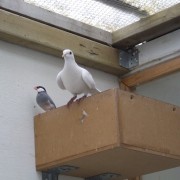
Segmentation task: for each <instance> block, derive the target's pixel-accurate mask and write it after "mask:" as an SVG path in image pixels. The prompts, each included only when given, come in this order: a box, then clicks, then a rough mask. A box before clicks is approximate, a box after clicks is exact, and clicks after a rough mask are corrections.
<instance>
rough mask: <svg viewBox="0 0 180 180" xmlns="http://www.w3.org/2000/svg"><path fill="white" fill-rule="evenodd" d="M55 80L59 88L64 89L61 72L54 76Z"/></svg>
mask: <svg viewBox="0 0 180 180" xmlns="http://www.w3.org/2000/svg"><path fill="white" fill-rule="evenodd" d="M56 82H57V84H58V86H59V87H60V88H61V89H66V88H65V87H64V84H63V81H62V79H61V72H59V73H58V75H57V77H56Z"/></svg>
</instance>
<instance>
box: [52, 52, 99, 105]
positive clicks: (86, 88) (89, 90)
mask: <svg viewBox="0 0 180 180" xmlns="http://www.w3.org/2000/svg"><path fill="white" fill-rule="evenodd" d="M62 57H63V58H64V60H65V63H64V67H63V69H62V70H61V71H60V72H59V73H58V75H57V78H56V81H57V84H58V86H59V87H60V88H61V89H66V90H68V91H69V92H71V93H72V94H73V97H72V98H71V99H70V101H69V102H68V105H70V104H71V103H72V102H73V101H74V100H75V99H76V98H77V95H79V94H83V96H82V97H81V98H80V99H78V100H81V99H83V98H85V97H87V95H88V94H94V93H97V92H100V91H99V90H98V89H97V88H96V86H95V82H94V79H93V77H92V75H91V74H90V73H89V72H88V71H87V70H86V69H84V68H82V67H80V66H79V65H78V64H77V63H76V61H75V58H74V54H73V52H72V51H71V50H70V49H66V50H64V51H63V55H62Z"/></svg>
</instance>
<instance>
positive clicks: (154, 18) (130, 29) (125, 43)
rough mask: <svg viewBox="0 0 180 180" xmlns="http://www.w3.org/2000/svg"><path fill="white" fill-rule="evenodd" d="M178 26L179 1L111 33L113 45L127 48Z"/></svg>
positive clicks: (179, 18)
mask: <svg viewBox="0 0 180 180" xmlns="http://www.w3.org/2000/svg"><path fill="white" fill-rule="evenodd" d="M178 28H180V3H179V4H177V5H175V6H172V7H170V8H168V9H165V10H163V11H161V12H159V13H156V14H154V15H151V16H148V17H147V18H143V19H141V20H140V21H138V22H135V23H133V24H131V25H129V26H126V27H124V28H122V29H119V30H117V31H115V32H114V33H113V34H112V41H113V46H114V47H119V48H124V49H127V48H129V47H132V46H134V45H137V44H139V43H141V42H144V41H149V40H151V39H154V38H157V37H159V36H162V35H164V34H166V33H168V32H171V31H173V30H176V29H178Z"/></svg>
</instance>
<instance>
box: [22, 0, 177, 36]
mask: <svg viewBox="0 0 180 180" xmlns="http://www.w3.org/2000/svg"><path fill="white" fill-rule="evenodd" d="M24 1H25V2H27V3H30V4H34V5H36V6H38V7H41V8H44V9H47V10H49V11H52V12H55V13H58V14H61V15H63V16H66V17H69V18H72V19H75V20H78V21H81V22H83V23H86V24H89V25H92V26H95V27H98V28H100V29H103V30H106V31H109V32H113V31H116V30H117V29H120V28H122V27H124V26H127V25H129V24H131V23H133V22H136V21H138V20H140V18H141V17H144V16H146V15H149V14H154V13H156V12H159V11H161V10H163V9H165V8H167V7H170V6H172V5H174V4H177V3H179V2H180V0H24Z"/></svg>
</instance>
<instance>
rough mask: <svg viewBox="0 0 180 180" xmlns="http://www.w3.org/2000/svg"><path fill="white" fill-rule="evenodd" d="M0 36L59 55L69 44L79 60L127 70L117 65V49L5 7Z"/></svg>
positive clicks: (98, 66) (111, 69)
mask: <svg viewBox="0 0 180 180" xmlns="http://www.w3.org/2000/svg"><path fill="white" fill-rule="evenodd" d="M0 39H1V40H6V41H8V42H12V43H16V44H19V45H23V46H25V47H29V48H33V49H36V50H40V51H43V52H46V53H49V54H53V55H55V56H59V57H60V56H61V54H62V50H63V49H66V48H69V49H71V50H73V52H74V54H75V56H76V58H77V61H78V63H80V64H83V65H86V66H89V67H93V68H96V69H99V70H102V71H105V72H108V73H112V74H115V75H122V74H125V73H127V72H128V70H127V69H125V68H123V67H121V66H120V65H119V50H118V49H115V48H112V47H109V46H106V45H103V44H101V43H98V42H95V41H92V40H89V39H86V38H83V37H80V36H77V35H74V34H71V33H68V32H65V31H63V30H60V29H57V28H54V27H51V26H48V25H45V24H42V23H40V22H36V21H34V20H31V19H28V18H25V17H22V16H19V15H16V14H13V13H10V12H7V11H5V10H0Z"/></svg>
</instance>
